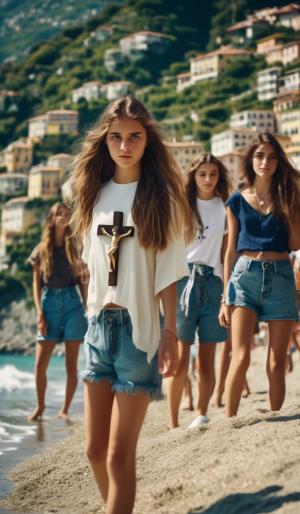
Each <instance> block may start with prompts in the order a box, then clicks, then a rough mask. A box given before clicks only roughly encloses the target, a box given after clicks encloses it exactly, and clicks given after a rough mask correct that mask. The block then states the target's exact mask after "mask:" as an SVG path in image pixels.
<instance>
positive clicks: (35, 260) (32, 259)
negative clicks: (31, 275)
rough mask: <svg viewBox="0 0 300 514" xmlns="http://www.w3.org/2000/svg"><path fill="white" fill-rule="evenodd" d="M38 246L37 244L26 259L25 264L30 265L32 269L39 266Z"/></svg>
mask: <svg viewBox="0 0 300 514" xmlns="http://www.w3.org/2000/svg"><path fill="white" fill-rule="evenodd" d="M39 250H40V245H39V244H38V245H37V246H36V247H35V248H34V249H33V250H32V252H31V254H30V255H29V257H28V258H27V259H26V263H27V264H30V265H31V266H32V267H33V266H37V265H39V264H40V256H39Z"/></svg>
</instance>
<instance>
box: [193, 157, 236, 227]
mask: <svg viewBox="0 0 300 514" xmlns="http://www.w3.org/2000/svg"><path fill="white" fill-rule="evenodd" d="M207 163H209V164H215V166H216V168H217V169H218V172H219V178H218V182H217V185H216V187H215V191H214V192H215V195H216V196H218V197H220V198H222V200H223V202H226V200H227V199H228V198H229V195H230V193H231V190H232V187H231V181H230V178H229V172H228V170H227V168H226V167H225V166H224V164H223V163H222V161H221V160H220V159H217V157H215V156H214V155H212V154H211V153H201V154H200V155H198V156H197V157H196V158H195V159H194V160H193V162H192V164H191V166H190V168H189V170H188V172H187V175H186V183H185V191H186V197H187V199H188V203H189V206H190V209H191V211H192V218H193V227H192V231H193V236H195V234H196V232H197V231H198V230H200V231H202V230H203V223H202V220H201V216H200V214H199V211H198V209H197V197H198V193H197V185H196V181H195V173H196V171H198V170H199V169H200V166H202V165H203V164H207Z"/></svg>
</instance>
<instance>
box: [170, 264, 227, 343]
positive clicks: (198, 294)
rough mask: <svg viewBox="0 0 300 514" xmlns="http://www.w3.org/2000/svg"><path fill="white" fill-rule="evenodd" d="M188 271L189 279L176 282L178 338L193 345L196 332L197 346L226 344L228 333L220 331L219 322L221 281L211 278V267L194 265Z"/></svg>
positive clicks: (212, 272) (212, 275) (212, 276)
mask: <svg viewBox="0 0 300 514" xmlns="http://www.w3.org/2000/svg"><path fill="white" fill-rule="evenodd" d="M189 267H190V270H191V277H184V278H182V279H181V280H179V281H178V282H177V307H176V322H177V335H178V338H179V339H180V340H181V341H184V342H187V343H190V344H192V343H193V342H194V339H195V332H196V330H197V332H198V337H199V342H200V344H201V343H220V342H222V341H226V340H227V339H228V334H227V330H226V329H225V328H223V327H221V325H220V323H219V320H218V314H219V311H220V300H221V294H222V291H223V283H222V280H221V279H220V277H217V276H216V275H214V270H213V268H212V267H210V266H206V265H203V264H194V265H189ZM189 286H190V287H189ZM188 289H189V293H187V290H188Z"/></svg>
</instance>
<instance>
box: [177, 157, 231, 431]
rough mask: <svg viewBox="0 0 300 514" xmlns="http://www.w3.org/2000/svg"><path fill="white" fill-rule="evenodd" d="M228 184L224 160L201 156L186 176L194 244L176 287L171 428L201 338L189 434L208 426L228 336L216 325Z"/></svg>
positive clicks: (188, 250) (225, 239) (188, 253)
mask: <svg viewBox="0 0 300 514" xmlns="http://www.w3.org/2000/svg"><path fill="white" fill-rule="evenodd" d="M229 191H230V181H229V178H228V172H227V169H226V168H225V166H224V165H223V164H222V162H221V161H220V160H218V159H217V158H215V157H214V156H213V155H211V154H202V155H200V157H198V158H197V159H196V160H195V161H194V162H193V163H192V165H191V168H190V170H189V172H188V174H187V183H186V196H187V199H188V201H189V205H190V209H191V218H192V219H193V222H194V241H193V243H192V244H190V245H189V246H187V249H186V253H187V260H188V263H189V267H190V277H189V278H183V279H182V280H180V281H179V282H178V284H177V333H178V338H179V342H178V350H179V358H180V362H179V367H178V370H177V374H176V376H174V377H171V378H169V379H168V386H169V387H168V398H169V410H170V428H175V427H177V426H178V412H179V405H180V401H181V396H182V391H183V387H184V383H185V380H186V374H187V370H188V364H189V356H190V345H191V344H193V343H194V340H195V332H196V331H197V332H198V337H199V343H200V344H199V353H198V363H199V377H200V380H199V401H198V415H197V417H196V419H195V420H194V421H193V423H192V424H191V425H190V428H194V427H198V426H200V425H202V424H204V423H207V422H208V418H207V416H206V413H207V408H208V403H209V399H210V397H211V395H212V392H213V389H214V384H215V372H214V358H215V349H216V346H215V343H218V342H222V341H225V340H226V339H227V332H226V330H224V328H223V327H221V326H220V324H219V322H218V313H219V305H220V299H221V293H222V287H223V285H222V279H223V265H222V259H223V254H224V252H225V246H226V241H227V236H226V233H227V230H226V211H225V206H224V201H225V200H226V199H227V198H228V196H229Z"/></svg>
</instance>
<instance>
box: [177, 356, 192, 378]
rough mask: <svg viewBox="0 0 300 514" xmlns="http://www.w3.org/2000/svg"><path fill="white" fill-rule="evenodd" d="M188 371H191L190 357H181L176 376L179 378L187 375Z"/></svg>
mask: <svg viewBox="0 0 300 514" xmlns="http://www.w3.org/2000/svg"><path fill="white" fill-rule="evenodd" d="M188 369H189V355H181V356H180V357H179V362H178V368H177V372H176V376H177V377H179V376H184V375H187V373H188Z"/></svg>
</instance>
